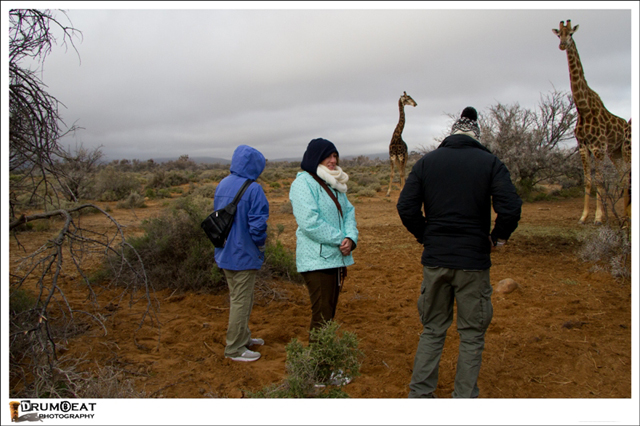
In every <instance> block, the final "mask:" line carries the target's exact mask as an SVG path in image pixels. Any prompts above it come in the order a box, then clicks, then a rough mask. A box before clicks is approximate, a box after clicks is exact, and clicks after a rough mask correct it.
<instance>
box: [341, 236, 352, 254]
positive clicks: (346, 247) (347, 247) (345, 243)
mask: <svg viewBox="0 0 640 426" xmlns="http://www.w3.org/2000/svg"><path fill="white" fill-rule="evenodd" d="M352 248H353V241H351V239H350V238H345V239H344V240H342V244H340V252H341V253H342V255H343V256H349V254H350V253H351V249H352Z"/></svg>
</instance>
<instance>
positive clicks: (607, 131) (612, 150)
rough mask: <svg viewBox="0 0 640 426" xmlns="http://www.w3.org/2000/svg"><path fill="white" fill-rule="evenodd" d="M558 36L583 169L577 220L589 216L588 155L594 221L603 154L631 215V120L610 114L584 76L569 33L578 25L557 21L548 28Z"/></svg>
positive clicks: (598, 217)
mask: <svg viewBox="0 0 640 426" xmlns="http://www.w3.org/2000/svg"><path fill="white" fill-rule="evenodd" d="M552 31H553V33H554V34H555V35H557V36H558V38H559V39H560V50H566V51H567V59H568V61H569V77H570V79H571V92H572V93H573V99H574V102H575V104H576V109H577V110H578V123H577V124H576V128H575V130H574V133H575V137H576V139H577V140H578V148H579V150H580V157H582V167H583V170H584V188H585V191H584V209H583V211H582V217H581V218H580V223H583V224H584V223H585V221H586V220H587V216H588V215H589V195H590V194H591V155H593V158H594V165H595V172H596V188H597V194H596V200H597V201H596V217H595V223H596V224H601V223H602V216H603V209H602V199H601V197H602V194H604V192H603V190H604V189H603V187H602V183H603V176H602V167H603V162H604V159H605V156H609V158H610V159H611V161H612V162H613V163H614V165H615V166H616V168H617V170H618V174H619V175H620V178H621V179H624V181H623V185H624V206H625V213H626V214H627V217H629V218H630V217H631V195H630V192H631V120H629V122H627V121H625V120H624V119H622V118H620V117H617V116H615V115H613V114H611V113H610V112H609V111H607V109H606V108H605V107H604V104H603V103H602V100H601V99H600V96H598V94H597V93H596V92H594V91H593V90H591V88H589V86H588V85H587V81H586V80H585V78H584V70H583V69H582V63H581V62H580V56H578V48H577V47H576V44H575V42H574V41H573V37H572V35H573V33H575V32H576V31H578V25H576V26H575V27H573V28H572V27H571V21H570V20H568V21H567V25H566V26H565V25H564V21H561V22H560V29H557V30H555V29H554V30H552Z"/></svg>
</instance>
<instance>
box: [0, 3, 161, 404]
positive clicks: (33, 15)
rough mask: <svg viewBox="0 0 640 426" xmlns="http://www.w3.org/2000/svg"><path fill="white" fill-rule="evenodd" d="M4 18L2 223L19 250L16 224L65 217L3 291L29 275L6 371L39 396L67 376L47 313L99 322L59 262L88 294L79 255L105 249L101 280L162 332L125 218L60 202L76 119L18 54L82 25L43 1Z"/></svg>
mask: <svg viewBox="0 0 640 426" xmlns="http://www.w3.org/2000/svg"><path fill="white" fill-rule="evenodd" d="M65 16H66V14H65ZM9 18H10V29H9V80H10V85H9V154H10V158H9V170H10V174H11V182H10V190H9V205H10V211H9V215H10V218H9V219H10V226H9V231H10V232H11V234H12V237H13V238H14V239H15V241H16V242H17V246H18V249H22V250H24V249H25V248H24V245H22V244H21V243H20V239H21V234H20V229H21V225H25V224H28V223H32V222H36V221H41V220H49V219H50V218H54V217H55V218H62V220H61V221H57V222H55V223H56V224H60V229H59V232H57V234H56V235H55V236H54V237H53V238H50V239H49V240H48V241H46V242H45V243H44V244H43V245H42V246H41V247H40V248H38V249H36V250H35V251H33V252H27V251H26V250H25V251H24V256H22V258H21V261H20V262H19V265H18V266H17V267H16V268H15V269H12V270H11V271H10V297H13V296H14V294H17V293H19V292H20V291H24V290H25V288H24V286H25V284H26V283H29V284H31V283H35V289H36V291H35V292H36V294H35V299H34V301H33V303H32V306H29V307H27V309H23V310H20V312H18V311H17V310H14V309H13V307H12V309H11V311H12V312H11V313H10V315H9V317H10V318H9V319H10V324H11V325H10V374H11V380H12V382H13V381H14V380H16V381H22V387H23V388H31V391H30V393H28V394H25V395H28V396H31V397H42V396H43V394H41V393H39V392H38V389H42V386H41V385H42V383H43V382H44V383H46V384H49V385H51V384H55V383H56V382H57V381H58V380H60V378H61V376H62V379H61V380H63V381H64V375H65V374H64V371H63V370H62V369H61V366H60V363H59V362H58V356H57V355H58V354H57V352H58V344H59V342H57V341H56V336H55V332H56V327H54V326H53V325H52V321H51V318H50V317H51V313H52V312H53V311H55V312H56V315H58V314H59V313H62V315H63V316H64V317H65V318H63V319H62V320H61V322H63V323H65V324H66V325H65V326H69V325H70V326H71V327H73V324H75V323H76V320H77V318H78V316H80V315H85V316H88V317H89V318H91V319H92V320H93V321H95V322H96V323H97V324H99V327H100V328H101V329H103V330H104V331H105V332H106V327H105V325H104V321H103V318H101V316H100V314H99V313H92V312H88V311H82V310H78V309H77V308H75V307H74V306H72V304H71V303H70V302H69V300H68V299H67V296H66V294H65V291H64V290H63V287H62V285H61V284H62V281H63V274H64V273H66V272H64V271H69V270H72V269H75V270H76V271H77V272H78V274H79V275H80V277H82V282H83V283H84V285H85V288H86V291H87V294H88V298H89V299H90V300H92V301H94V302H97V297H96V285H97V284H96V283H94V282H92V280H91V279H90V278H89V276H88V275H87V270H86V269H85V267H84V266H83V260H84V259H86V258H87V257H88V256H96V255H101V256H103V257H104V261H105V263H106V264H110V265H111V266H112V274H111V276H112V278H111V279H110V280H109V282H108V285H110V286H111V287H113V288H117V289H120V296H119V297H120V298H121V299H122V298H124V297H125V296H128V297H129V298H130V300H129V303H130V304H136V303H140V302H142V303H145V304H146V308H144V309H143V310H142V314H141V318H140V320H139V321H140V323H139V327H138V330H140V329H142V327H145V326H152V327H154V330H157V331H158V332H159V328H158V326H159V322H158V319H157V316H156V311H157V305H158V302H157V300H156V299H155V296H154V293H153V288H152V286H151V283H150V282H149V280H148V279H147V276H146V273H145V270H144V265H143V264H142V262H141V261H140V259H139V257H137V261H136V262H132V261H128V260H127V259H136V256H135V255H134V256H133V257H132V256H125V253H131V251H132V252H133V253H134V254H135V250H133V248H132V247H131V246H130V244H128V243H127V241H126V239H125V235H124V232H123V227H122V226H121V225H120V224H119V223H118V222H117V221H116V220H115V219H114V218H113V217H111V216H110V215H109V214H108V213H107V212H106V211H104V210H102V209H100V208H99V207H97V206H95V205H92V204H82V205H75V206H72V207H67V206H66V203H62V201H65V200H64V197H62V195H64V194H67V195H68V193H69V191H70V190H71V191H72V189H71V188H69V187H68V186H67V185H66V182H68V180H65V174H64V170H63V169H62V168H61V167H60V164H61V161H59V160H60V159H63V158H65V151H64V150H62V149H61V147H60V144H59V141H60V139H61V138H62V137H63V136H65V135H66V134H68V133H69V132H74V131H76V130H77V128H76V127H75V126H71V127H67V126H66V125H65V124H64V122H63V121H62V118H61V116H60V111H59V108H60V106H62V104H61V103H60V102H59V101H58V100H57V99H56V98H55V97H53V96H51V95H50V94H49V93H48V92H47V90H46V86H45V84H44V83H43V81H42V80H41V79H40V77H39V74H40V72H41V70H32V69H30V68H27V67H25V66H23V62H22V61H23V60H24V59H31V60H33V61H35V63H38V64H39V65H40V66H42V65H43V63H44V60H45V58H46V56H47V55H48V54H49V53H50V51H51V48H52V46H53V45H54V44H56V43H57V41H58V40H57V39H56V37H55V36H54V33H53V31H52V27H53V28H54V29H57V30H61V31H62V38H61V40H60V41H61V43H62V45H63V46H65V47H69V46H71V47H72V48H73V49H74V50H75V46H74V44H73V40H74V37H76V36H79V35H81V33H80V32H79V31H78V30H76V29H75V28H73V27H72V26H70V25H69V26H67V25H63V24H62V23H61V22H60V21H59V20H57V19H56V18H55V16H54V13H52V12H51V11H49V10H26V9H25V10H22V9H13V10H11V11H10V13H9ZM27 62H28V61H27ZM89 209H93V213H94V214H101V215H103V216H104V218H105V221H106V222H108V224H109V226H107V227H106V229H107V230H106V231H100V232H98V231H97V230H96V229H91V227H85V226H83V224H82V217H83V216H82V214H81V213H84V212H86V211H87V210H89ZM34 211H36V212H40V213H33V212H34ZM109 262H110V263H109ZM124 271H134V274H126V276H127V277H133V278H127V281H126V282H123V277H124V276H125V275H124V274H123V272H124ZM115 286H118V287H115ZM29 292H31V290H30V291H29ZM65 319H66V321H65ZM134 339H135V336H134ZM158 341H159V340H158ZM136 343H138V342H137V340H136ZM56 376H57V377H56ZM53 387H54V386H50V387H49V388H53ZM67 396H68V395H67Z"/></svg>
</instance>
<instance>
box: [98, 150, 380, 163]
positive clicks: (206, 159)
mask: <svg viewBox="0 0 640 426" xmlns="http://www.w3.org/2000/svg"><path fill="white" fill-rule="evenodd" d="M362 155H364V156H366V157H369V158H371V159H372V160H374V159H380V160H385V161H386V160H388V159H389V153H388V152H383V153H378V154H362ZM359 156H360V155H345V156H344V157H341V158H344V159H345V160H350V159H352V158H356V157H359ZM178 158H179V157H162V158H154V159H153V161H154V162H156V163H166V162H169V161H177V160H178ZM112 160H113V159H111V158H103V162H104V163H108V162H110V161H112ZM189 160H191V161H193V162H194V163H197V164H225V165H226V164H231V160H227V159H226V158H218V157H189ZM268 160H269V161H271V162H273V163H276V162H279V161H302V156H300V157H289V158H269V159H268ZM144 161H147V160H144Z"/></svg>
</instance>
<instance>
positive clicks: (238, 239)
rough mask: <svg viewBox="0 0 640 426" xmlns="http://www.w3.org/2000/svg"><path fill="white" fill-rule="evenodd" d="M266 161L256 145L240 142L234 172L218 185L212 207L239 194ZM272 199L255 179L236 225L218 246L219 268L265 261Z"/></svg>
mask: <svg viewBox="0 0 640 426" xmlns="http://www.w3.org/2000/svg"><path fill="white" fill-rule="evenodd" d="M265 165H266V161H265V158H264V155H262V154H261V153H260V151H258V150H257V149H255V148H252V147H250V146H247V145H240V146H238V147H237V148H236V150H235V151H234V153H233V157H232V158H231V168H230V172H231V174H230V175H229V176H227V177H226V178H224V179H222V181H221V182H220V183H219V184H218V186H217V187H216V192H215V195H214V199H213V209H214V210H218V209H221V208H223V207H225V206H226V205H227V204H229V203H230V202H231V201H233V198H234V197H235V196H236V194H237V192H238V190H239V189H240V187H241V186H242V184H243V183H244V182H245V180H247V179H252V180H255V179H257V178H258V177H259V176H260V175H261V174H262V172H263V170H264V168H265ZM268 219H269V201H267V197H266V195H265V194H264V191H263V190H262V186H260V184H258V183H256V182H253V183H251V185H249V187H248V188H247V190H246V191H245V193H244V194H243V195H242V198H241V199H240V201H239V202H238V209H237V210H236V216H235V218H234V220H233V227H232V228H231V232H230V233H229V237H228V238H227V243H226V245H225V246H224V248H216V251H215V260H216V263H217V265H218V267H219V268H221V269H229V270H232V271H244V270H248V269H260V267H261V266H262V263H263V262H264V253H263V252H262V251H260V249H259V248H262V247H264V244H265V241H266V240H267V220H268Z"/></svg>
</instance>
